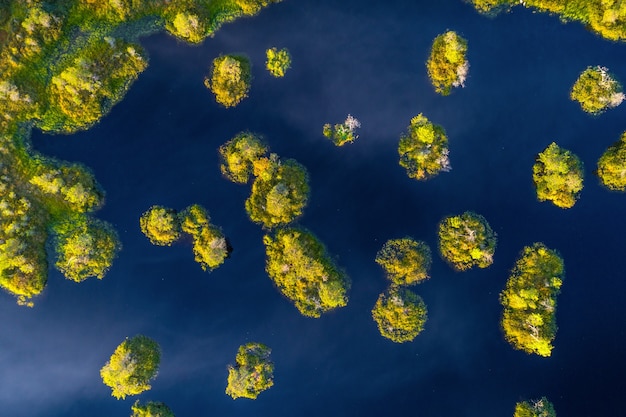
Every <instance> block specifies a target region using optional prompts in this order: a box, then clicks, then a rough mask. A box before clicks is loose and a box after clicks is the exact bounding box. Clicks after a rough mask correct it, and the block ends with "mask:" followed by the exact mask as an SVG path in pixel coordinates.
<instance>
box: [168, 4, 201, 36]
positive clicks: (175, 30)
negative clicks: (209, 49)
mask: <svg viewBox="0 0 626 417" xmlns="http://www.w3.org/2000/svg"><path fill="white" fill-rule="evenodd" d="M166 28H167V30H168V31H169V32H170V33H171V34H172V35H174V36H176V37H177V38H180V39H182V40H184V41H187V42H191V43H200V42H202V41H203V40H204V38H206V36H207V30H206V26H205V23H204V21H203V20H202V19H201V18H200V17H199V16H198V15H196V14H194V13H187V12H180V13H177V14H176V17H175V18H174V20H173V21H172V22H171V24H170V23H168V24H167V25H166Z"/></svg>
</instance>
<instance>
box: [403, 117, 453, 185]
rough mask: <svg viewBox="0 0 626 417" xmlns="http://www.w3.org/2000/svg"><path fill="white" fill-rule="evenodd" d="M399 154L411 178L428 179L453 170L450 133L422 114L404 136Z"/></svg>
mask: <svg viewBox="0 0 626 417" xmlns="http://www.w3.org/2000/svg"><path fill="white" fill-rule="evenodd" d="M398 153H399V154H400V166H402V167H404V168H405V169H406V172H407V175H408V176H409V178H415V179H417V180H427V179H429V178H432V177H434V176H436V175H437V174H439V172H441V171H443V172H447V171H450V169H451V167H450V160H449V159H448V138H447V137H446V132H445V131H444V130H443V128H442V127H441V126H439V125H435V124H433V123H431V122H430V121H429V120H428V119H427V118H426V117H425V116H424V115H422V114H421V113H420V114H418V115H417V116H415V117H414V118H412V119H411V124H410V126H409V127H408V132H407V133H406V134H404V135H402V136H401V137H400V143H399V145H398Z"/></svg>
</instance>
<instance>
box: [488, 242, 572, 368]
mask: <svg viewBox="0 0 626 417" xmlns="http://www.w3.org/2000/svg"><path fill="white" fill-rule="evenodd" d="M564 275H565V267H564V265H563V259H561V257H560V256H559V254H558V253H557V252H556V251H554V250H551V249H548V248H547V247H546V246H545V245H544V244H543V243H534V244H533V245H532V246H527V247H525V248H524V249H523V250H522V253H521V255H520V257H519V259H518V260H517V261H516V263H515V266H514V267H513V270H512V271H511V275H510V276H509V279H508V281H507V283H506V288H505V289H504V290H503V291H502V293H501V294H500V304H502V306H503V307H504V313H503V316H502V328H503V330H504V336H505V338H506V340H507V341H508V342H509V343H510V344H511V345H512V346H513V347H514V348H516V349H519V350H522V351H524V352H526V353H534V354H537V355H540V356H550V354H551V352H552V341H553V340H554V338H555V336H556V318H555V313H556V297H557V295H558V294H559V292H560V289H561V284H562V283H563V277H564Z"/></svg>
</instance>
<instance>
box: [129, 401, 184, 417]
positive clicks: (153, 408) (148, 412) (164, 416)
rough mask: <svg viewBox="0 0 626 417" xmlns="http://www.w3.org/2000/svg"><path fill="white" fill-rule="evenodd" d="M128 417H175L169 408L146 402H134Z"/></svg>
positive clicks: (162, 404) (160, 404)
mask: <svg viewBox="0 0 626 417" xmlns="http://www.w3.org/2000/svg"><path fill="white" fill-rule="evenodd" d="M131 411H132V412H133V414H132V415H131V416H130V417H175V416H174V413H173V412H172V410H170V408H169V407H168V406H167V405H165V404H164V403H162V402H154V401H148V402H147V403H145V404H141V403H139V400H137V401H135V403H134V404H133V406H132V407H131Z"/></svg>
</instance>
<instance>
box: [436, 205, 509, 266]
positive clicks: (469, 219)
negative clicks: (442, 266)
mask: <svg viewBox="0 0 626 417" xmlns="http://www.w3.org/2000/svg"><path fill="white" fill-rule="evenodd" d="M438 235H439V252H440V253H441V256H442V257H443V259H445V260H446V261H447V262H448V263H449V264H450V265H451V266H452V267H453V268H454V269H456V270H457V271H465V270H467V269H470V268H472V267H474V266H477V267H479V268H487V267H488V266H489V265H491V264H492V263H493V255H494V253H495V251H496V243H497V237H496V233H495V232H494V231H493V230H492V229H491V227H490V226H489V223H487V220H486V219H485V218H484V217H483V216H481V215H480V214H476V213H473V212H471V211H466V212H465V213H463V214H461V215H459V216H448V217H444V218H443V219H442V220H441V222H439V233H438Z"/></svg>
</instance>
